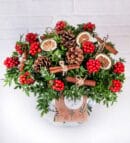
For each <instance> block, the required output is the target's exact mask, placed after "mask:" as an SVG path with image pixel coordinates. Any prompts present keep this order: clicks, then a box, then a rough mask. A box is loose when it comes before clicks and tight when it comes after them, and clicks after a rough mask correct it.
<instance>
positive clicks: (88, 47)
mask: <svg viewBox="0 0 130 143" xmlns="http://www.w3.org/2000/svg"><path fill="white" fill-rule="evenodd" d="M82 48H83V51H84V53H86V54H91V53H93V52H94V50H95V46H94V44H93V43H92V42H90V41H84V42H83V43H82Z"/></svg>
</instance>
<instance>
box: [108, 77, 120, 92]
mask: <svg viewBox="0 0 130 143" xmlns="http://www.w3.org/2000/svg"><path fill="white" fill-rule="evenodd" d="M121 88H122V83H121V81H120V80H117V79H114V80H112V84H111V86H110V88H109V89H110V90H111V91H112V92H119V91H120V90H121Z"/></svg>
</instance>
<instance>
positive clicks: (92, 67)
mask: <svg viewBox="0 0 130 143" xmlns="http://www.w3.org/2000/svg"><path fill="white" fill-rule="evenodd" d="M100 67H101V63H100V61H99V60H94V59H89V60H88V61H87V62H86V68H87V70H88V72H89V73H96V72H98V71H99V70H100Z"/></svg>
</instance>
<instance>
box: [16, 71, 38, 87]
mask: <svg viewBox="0 0 130 143" xmlns="http://www.w3.org/2000/svg"><path fill="white" fill-rule="evenodd" d="M19 82H20V84H28V85H29V84H33V83H34V82H35V81H34V79H33V78H32V77H31V75H30V73H29V72H25V73H24V74H22V75H20V76H19Z"/></svg>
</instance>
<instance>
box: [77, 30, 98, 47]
mask: <svg viewBox="0 0 130 143" xmlns="http://www.w3.org/2000/svg"><path fill="white" fill-rule="evenodd" d="M84 41H91V42H96V39H95V38H93V37H92V36H91V35H90V34H89V33H88V32H81V33H79V35H78V36H77V38H76V43H77V44H78V45H80V44H81V43H83V42H84Z"/></svg>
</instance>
